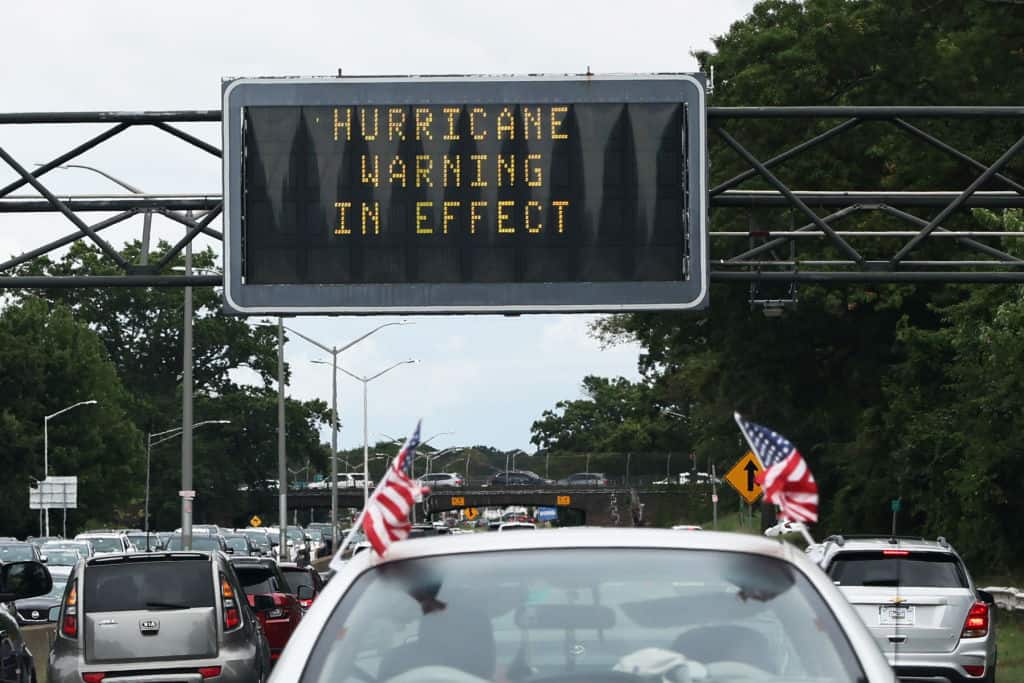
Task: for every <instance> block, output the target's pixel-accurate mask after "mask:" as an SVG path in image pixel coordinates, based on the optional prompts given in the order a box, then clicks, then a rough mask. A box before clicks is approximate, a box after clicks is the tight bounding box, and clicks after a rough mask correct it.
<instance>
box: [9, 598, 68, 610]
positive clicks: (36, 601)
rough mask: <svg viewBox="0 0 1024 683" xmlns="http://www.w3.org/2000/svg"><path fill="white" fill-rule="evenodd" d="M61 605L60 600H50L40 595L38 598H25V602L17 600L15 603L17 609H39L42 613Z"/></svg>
mask: <svg viewBox="0 0 1024 683" xmlns="http://www.w3.org/2000/svg"><path fill="white" fill-rule="evenodd" d="M59 604H60V598H59V597H58V598H49V597H47V596H45V595H40V596H39V597H38V598H25V599H24V600H17V601H15V603H14V607H15V608H16V609H37V610H39V611H40V612H42V611H44V610H49V609H50V608H51V607H56V606H57V605H59Z"/></svg>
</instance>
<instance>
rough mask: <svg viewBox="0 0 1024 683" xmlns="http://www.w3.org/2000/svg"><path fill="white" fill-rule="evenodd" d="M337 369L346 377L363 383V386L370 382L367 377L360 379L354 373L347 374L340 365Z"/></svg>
mask: <svg viewBox="0 0 1024 683" xmlns="http://www.w3.org/2000/svg"><path fill="white" fill-rule="evenodd" d="M321 362H322V361H321ZM338 369H339V370H341V371H342V372H344V373H345V374H346V375H348V376H349V377H351V378H352V379H355V380H359V381H360V382H363V383H364V384H365V383H366V382H369V381H370V380H369V378H367V377H360V376H359V375H357V374H355V373H354V372H349V371H348V370H346V369H345V368H343V367H341V366H340V365H339V366H338Z"/></svg>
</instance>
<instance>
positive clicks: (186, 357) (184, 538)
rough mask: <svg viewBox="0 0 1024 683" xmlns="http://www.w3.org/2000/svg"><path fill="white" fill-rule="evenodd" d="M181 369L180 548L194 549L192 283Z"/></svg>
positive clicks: (188, 258) (188, 264)
mask: <svg viewBox="0 0 1024 683" xmlns="http://www.w3.org/2000/svg"><path fill="white" fill-rule="evenodd" d="M190 275H192V242H189V243H188V244H186V245H185V276H186V277H188V276H190ZM184 309H185V320H184V325H185V329H184V333H183V339H182V344H183V351H182V371H181V432H182V439H181V491H180V492H179V495H180V496H181V549H182V550H192V501H193V500H194V498H195V492H194V490H193V488H192V287H189V286H186V287H185V303H184Z"/></svg>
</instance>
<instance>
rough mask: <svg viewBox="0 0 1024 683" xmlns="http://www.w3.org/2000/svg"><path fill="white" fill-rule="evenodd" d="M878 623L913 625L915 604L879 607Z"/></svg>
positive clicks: (885, 624)
mask: <svg viewBox="0 0 1024 683" xmlns="http://www.w3.org/2000/svg"><path fill="white" fill-rule="evenodd" d="M878 624H879V626H913V625H914V608H913V606H901V607H886V606H883V607H879V608H878Z"/></svg>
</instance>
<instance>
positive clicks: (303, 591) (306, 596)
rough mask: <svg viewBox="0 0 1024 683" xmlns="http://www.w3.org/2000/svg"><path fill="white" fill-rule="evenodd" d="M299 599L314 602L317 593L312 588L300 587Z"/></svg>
mask: <svg viewBox="0 0 1024 683" xmlns="http://www.w3.org/2000/svg"><path fill="white" fill-rule="evenodd" d="M297 597H298V598H299V600H312V599H313V598H314V597H316V592H314V591H313V587H312V586H299V590H298V595H297Z"/></svg>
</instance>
